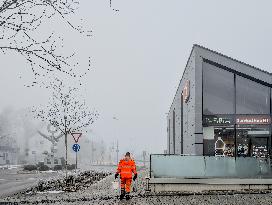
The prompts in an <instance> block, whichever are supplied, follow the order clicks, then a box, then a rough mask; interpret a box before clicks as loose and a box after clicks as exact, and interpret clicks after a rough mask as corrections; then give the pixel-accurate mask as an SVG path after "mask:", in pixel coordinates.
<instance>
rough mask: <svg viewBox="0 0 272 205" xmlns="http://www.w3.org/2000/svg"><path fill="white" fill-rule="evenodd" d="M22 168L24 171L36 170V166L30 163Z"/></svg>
mask: <svg viewBox="0 0 272 205" xmlns="http://www.w3.org/2000/svg"><path fill="white" fill-rule="evenodd" d="M24 170H26V171H33V170H37V166H36V165H32V164H29V165H25V166H24Z"/></svg>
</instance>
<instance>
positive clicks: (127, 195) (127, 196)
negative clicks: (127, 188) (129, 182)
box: [126, 192, 130, 200]
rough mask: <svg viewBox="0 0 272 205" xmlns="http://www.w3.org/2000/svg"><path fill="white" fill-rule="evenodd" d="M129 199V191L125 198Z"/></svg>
mask: <svg viewBox="0 0 272 205" xmlns="http://www.w3.org/2000/svg"><path fill="white" fill-rule="evenodd" d="M129 199H130V195H129V192H128V193H127V194H126V200H129Z"/></svg>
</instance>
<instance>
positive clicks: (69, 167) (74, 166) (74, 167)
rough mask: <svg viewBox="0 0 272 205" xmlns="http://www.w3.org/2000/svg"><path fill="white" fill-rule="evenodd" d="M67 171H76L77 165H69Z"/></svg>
mask: <svg viewBox="0 0 272 205" xmlns="http://www.w3.org/2000/svg"><path fill="white" fill-rule="evenodd" d="M67 169H68V170H73V169H76V165H75V164H72V165H71V164H68V165H67Z"/></svg>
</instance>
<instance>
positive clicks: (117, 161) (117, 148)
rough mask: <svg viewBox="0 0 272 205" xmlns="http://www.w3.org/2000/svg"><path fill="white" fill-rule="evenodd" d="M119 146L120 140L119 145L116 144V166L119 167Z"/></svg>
mask: <svg viewBox="0 0 272 205" xmlns="http://www.w3.org/2000/svg"><path fill="white" fill-rule="evenodd" d="M118 155H119V145H118V140H117V144H116V165H117V166H118V163H119V160H118V158H119V156H118Z"/></svg>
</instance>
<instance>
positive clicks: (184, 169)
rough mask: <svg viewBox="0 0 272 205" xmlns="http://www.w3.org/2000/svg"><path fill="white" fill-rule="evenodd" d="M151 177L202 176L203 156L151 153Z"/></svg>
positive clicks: (203, 169)
mask: <svg viewBox="0 0 272 205" xmlns="http://www.w3.org/2000/svg"><path fill="white" fill-rule="evenodd" d="M151 174H152V177H156V178H158V177H175V178H195V177H197V178H202V177H204V176H205V164H204V157H203V156H179V155H151Z"/></svg>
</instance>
